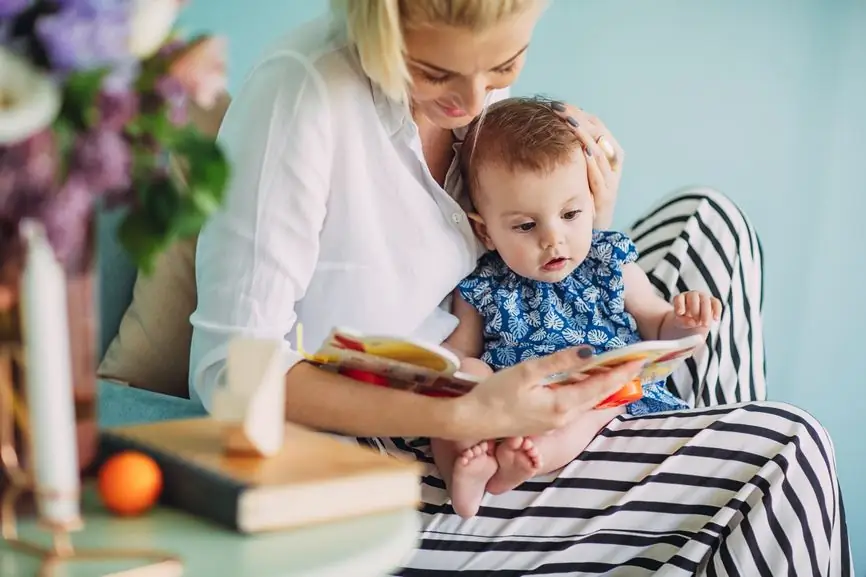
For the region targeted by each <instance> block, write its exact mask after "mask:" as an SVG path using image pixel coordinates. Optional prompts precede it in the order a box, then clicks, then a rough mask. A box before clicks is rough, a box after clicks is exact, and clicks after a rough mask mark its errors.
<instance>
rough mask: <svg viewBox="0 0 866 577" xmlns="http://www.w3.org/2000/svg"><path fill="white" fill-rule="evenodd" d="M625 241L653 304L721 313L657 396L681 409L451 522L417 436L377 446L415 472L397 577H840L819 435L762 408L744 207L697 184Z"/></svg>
mask: <svg viewBox="0 0 866 577" xmlns="http://www.w3.org/2000/svg"><path fill="white" fill-rule="evenodd" d="M629 233H630V234H631V235H632V237H633V239H634V240H635V244H636V245H637V247H638V250H639V251H640V253H641V255H640V259H639V260H638V262H639V264H640V265H641V266H642V268H643V269H644V270H645V271H646V272H647V274H648V276H649V277H650V280H651V282H652V283H653V284H654V285H655V287H656V289H657V290H658V292H659V293H660V294H661V295H662V296H664V297H665V298H670V297H672V296H673V295H674V294H676V293H679V292H683V291H686V290H692V289H700V290H708V291H710V292H711V293H713V294H714V295H715V296H717V297H719V298H720V299H721V300H722V302H723V303H724V304H725V311H724V313H723V317H722V320H721V322H720V323H719V326H718V328H717V329H715V330H714V331H712V332H711V333H710V335H709V337H708V341H707V344H708V346H707V347H705V349H704V350H703V351H702V352H700V353H698V354H697V355H696V356H695V358H694V359H693V360H690V361H689V362H687V363H686V365H684V366H683V367H682V369H681V370H679V371H677V372H676V373H675V374H674V375H673V376H672V378H671V379H669V381H668V386H669V388H671V389H672V390H673V391H674V392H675V393H677V394H678V395H679V396H680V397H681V398H683V399H685V400H686V401H687V402H688V403H689V404H691V405H693V406H697V407H709V408H699V409H695V410H693V411H686V412H680V413H668V414H663V415H651V416H646V417H639V418H631V417H619V418H617V419H615V420H614V421H612V422H611V423H610V424H609V425H608V426H607V427H606V428H605V429H604V430H603V431H602V432H601V433H600V434H599V435H598V436H597V437H596V438H595V439H594V440H593V442H592V443H591V444H590V445H589V447H588V448H587V450H586V451H584V452H583V453H582V454H581V455H580V456H579V457H578V458H577V459H576V460H575V461H573V462H572V463H571V464H569V465H568V466H566V467H565V468H563V470H561V471H560V472H559V473H558V474H555V475H548V476H543V477H538V478H536V479H533V480H532V481H530V482H528V483H525V484H524V485H522V486H521V487H519V488H518V489H517V490H514V491H511V492H510V493H506V494H504V495H499V496H491V495H488V496H486V497H485V500H484V502H483V503H482V507H481V510H480V512H479V514H478V516H476V517H475V518H473V519H470V520H466V521H464V520H462V519H461V518H460V517H458V516H456V515H455V514H454V512H453V510H452V508H451V506H450V504H449V503H448V501H447V495H446V493H445V490H444V483H443V482H442V480H441V478H439V476H438V472H437V471H436V469H435V467H434V466H433V464H432V458H431V457H430V453H429V443H428V442H427V440H426V439H417V440H411V441H410V440H405V439H383V440H376V441H375V442H374V444H376V445H378V446H379V447H380V448H382V449H384V450H387V451H388V452H390V453H395V454H403V455H409V456H411V457H414V458H416V459H418V460H420V461H422V462H424V463H426V466H427V471H426V474H425V476H424V478H423V501H424V503H423V507H422V514H423V516H424V531H423V532H422V535H421V542H420V544H419V547H418V549H417V550H416V552H415V553H414V554H413V555H412V556H411V558H410V559H409V560H408V561H407V564H406V567H405V568H403V569H402V570H401V571H400V572H398V574H400V575H405V576H413V575H451V574H453V573H454V572H455V571H461V572H464V573H465V574H468V575H473V574H476V575H488V574H490V575H498V576H503V577H504V576H511V575H514V576H517V575H527V574H536V575H580V574H605V575H624V576H632V575H643V574H659V575H691V574H707V575H780V574H794V573H795V571H794V569H793V568H794V567H795V568H796V573H797V574H803V573H809V574H815V575H827V576H830V575H850V574H851V571H852V570H851V567H850V565H851V561H850V551H849V549H848V541H847V531H846V528H845V519H844V512H843V509H842V503H841V498H840V496H839V485H838V481H837V479H836V468H835V457H834V455H833V449H832V443H831V442H830V440H829V438H828V436H827V433H826V431H825V430H824V429H823V428H822V427H821V426H820V424H818V423H817V422H816V421H815V420H814V419H813V418H812V417H810V416H809V415H807V414H806V413H804V412H802V411H800V410H798V409H796V408H793V407H790V406H787V405H781V404H773V403H762V402H758V403H751V404H740V405H730V404H728V405H724V403H733V402H741V401H762V400H763V399H765V398H766V384H765V367H764V343H763V336H762V327H761V309H762V305H763V263H762V251H761V246H760V243H759V242H758V237H757V234H756V233H755V230H754V228H753V227H752V225H751V224H750V222H749V220H748V219H747V218H746V216H745V215H743V213H742V211H740V210H739V208H738V207H737V206H736V205H735V204H734V203H733V202H731V201H730V199H728V198H726V197H725V196H724V195H722V194H720V193H718V192H716V191H713V190H708V189H692V190H682V191H680V192H678V193H675V194H673V195H671V196H669V197H668V198H666V199H663V200H662V201H661V202H659V203H658V204H657V205H656V206H655V207H654V208H653V209H652V210H651V211H649V213H648V214H647V216H646V217H644V218H642V219H640V220H639V221H638V222H637V223H635V225H634V226H633V227H632V228H631V230H630V231H629ZM718 405H724V406H718Z"/></svg>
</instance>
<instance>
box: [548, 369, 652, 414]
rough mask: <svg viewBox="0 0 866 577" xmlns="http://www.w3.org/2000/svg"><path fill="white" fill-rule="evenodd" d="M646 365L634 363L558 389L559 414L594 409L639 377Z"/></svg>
mask: <svg viewBox="0 0 866 577" xmlns="http://www.w3.org/2000/svg"><path fill="white" fill-rule="evenodd" d="M644 364H645V363H644V361H640V360H638V361H632V362H630V363H626V364H624V365H620V366H618V367H616V368H615V369H612V370H610V371H608V372H606V373H602V374H599V375H594V376H592V377H590V378H588V379H586V380H585V381H583V382H580V383H575V384H574V385H571V386H567V387H558V388H557V389H556V390H555V391H554V394H555V395H556V396H557V397H556V406H557V407H558V409H559V410H558V412H562V413H563V414H574V413H575V412H583V411H586V410H590V409H592V408H593V407H595V406H596V405H598V404H599V403H600V402H602V401H603V400H605V399H606V398H608V397H609V396H611V395H612V394H614V393H615V392H617V391H618V390H620V389H621V388H622V387H623V386H624V385H626V384H627V383H629V382H630V381H632V380H633V379H634V378H635V377H637V376H638V374H639V373H640V371H641V369H642V368H643V366H644Z"/></svg>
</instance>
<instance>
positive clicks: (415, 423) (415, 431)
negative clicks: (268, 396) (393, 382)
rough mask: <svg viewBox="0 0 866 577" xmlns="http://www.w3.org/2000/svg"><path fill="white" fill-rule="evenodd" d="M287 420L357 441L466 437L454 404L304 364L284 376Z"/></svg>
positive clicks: (442, 399)
mask: <svg viewBox="0 0 866 577" xmlns="http://www.w3.org/2000/svg"><path fill="white" fill-rule="evenodd" d="M286 419H288V420H289V421H291V422H293V423H298V424H301V425H305V426H308V427H312V428H315V429H320V430H326V431H333V432H336V433H342V434H346V435H354V436H358V437H441V438H462V437H463V436H464V433H463V431H462V428H463V427H462V426H461V420H460V419H459V418H458V417H457V403H456V402H455V400H454V399H446V398H436V397H428V396H424V395H419V394H416V393H408V392H405V391H399V390H396V389H389V388H387V387H378V386H374V385H370V384H368V383H362V382H358V381H354V380H352V379H349V378H347V377H344V376H342V375H338V374H335V373H331V372H328V371H324V370H322V369H320V368H318V367H316V366H314V365H311V364H310V363H306V362H301V363H298V364H297V365H295V366H294V367H292V368H291V369H290V370H289V372H288V373H287V374H286Z"/></svg>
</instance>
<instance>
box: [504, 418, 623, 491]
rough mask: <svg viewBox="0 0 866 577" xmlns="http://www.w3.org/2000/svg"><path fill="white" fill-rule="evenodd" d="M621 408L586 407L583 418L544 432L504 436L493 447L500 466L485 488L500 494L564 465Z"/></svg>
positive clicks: (577, 453)
mask: <svg viewBox="0 0 866 577" xmlns="http://www.w3.org/2000/svg"><path fill="white" fill-rule="evenodd" d="M623 412H625V407H616V408H613V409H600V410H597V411H589V412H587V413H586V414H585V415H584V416H583V418H582V419H579V420H577V421H575V422H574V423H572V424H570V425H568V426H566V427H563V428H561V429H557V430H555V431H551V432H550V433H548V434H546V435H539V436H537V437H515V438H511V439H505V440H504V441H503V442H502V443H500V444H499V447H497V449H496V460H497V462H498V463H499V470H498V471H496V474H495V475H493V477H492V478H491V479H490V482H489V483H488V484H487V491H489V492H490V493H492V494H494V495H499V494H501V493H505V492H507V491H510V490H512V489H514V488H515V487H518V486H519V485H520V484H521V483H523V482H524V481H528V480H529V479H531V478H532V477H534V476H536V475H542V474H544V473H550V472H551V471H556V470H557V469H560V468H562V467H564V466H565V465H567V464H568V463H570V462H571V461H572V460H574V458H575V457H576V456H577V455H579V454H580V453H582V452H583V450H584V449H585V448H586V446H587V445H589V443H590V441H592V439H593V438H595V436H596V435H597V434H598V432H599V431H600V430H601V429H602V428H603V427H604V426H605V425H607V424H608V423H609V422H610V421H611V419H613V418H614V417H616V416H617V415H620V414H622V413H623Z"/></svg>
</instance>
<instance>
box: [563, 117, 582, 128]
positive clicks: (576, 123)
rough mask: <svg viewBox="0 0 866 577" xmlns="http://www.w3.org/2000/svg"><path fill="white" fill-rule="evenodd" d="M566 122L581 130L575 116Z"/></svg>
mask: <svg viewBox="0 0 866 577" xmlns="http://www.w3.org/2000/svg"><path fill="white" fill-rule="evenodd" d="M565 121H566V122H567V123H569V124H570V125H572V126H573V127H575V128H580V123H579V122H578V121H577V119H576V118H575V117H574V116H569V117H567V118H566V119H565Z"/></svg>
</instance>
